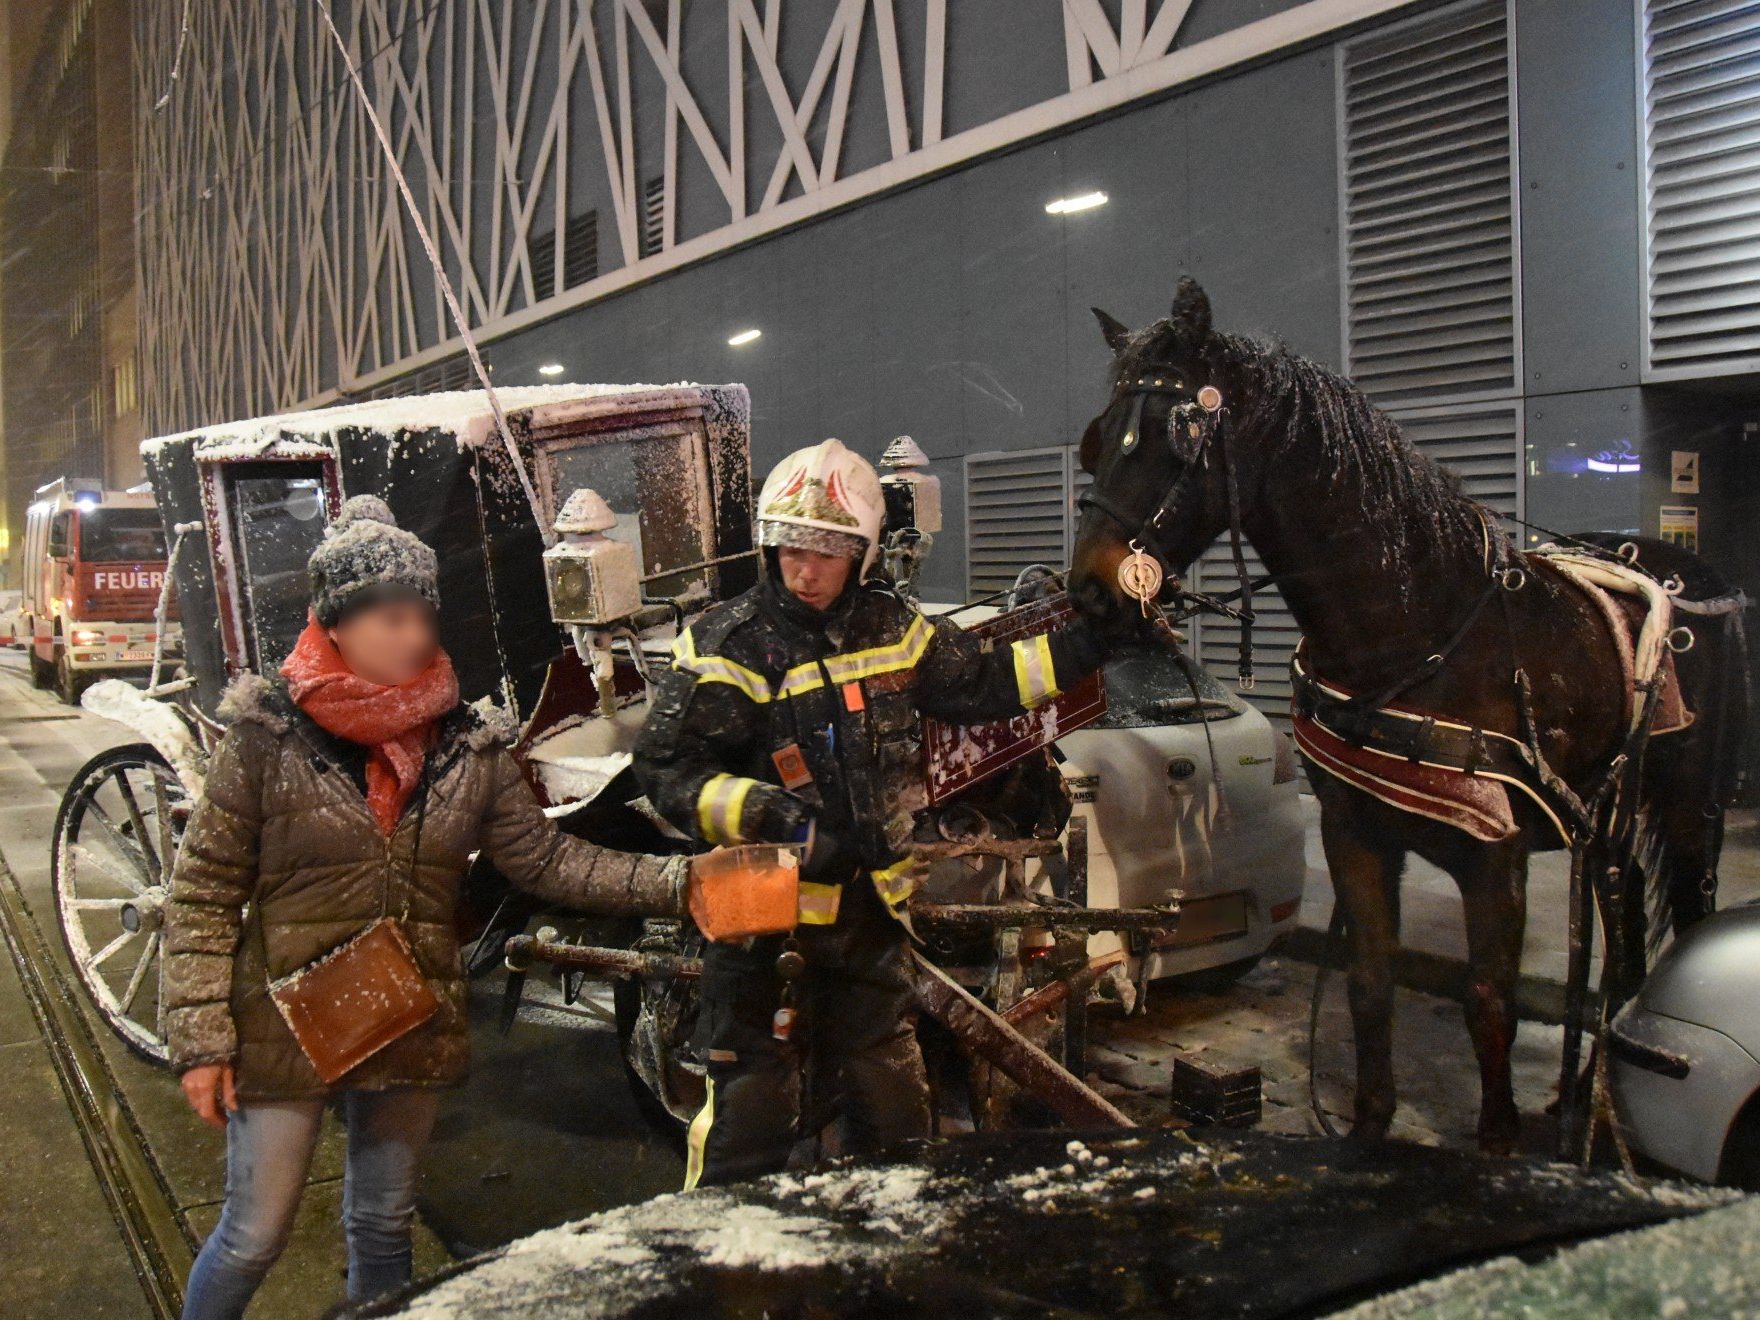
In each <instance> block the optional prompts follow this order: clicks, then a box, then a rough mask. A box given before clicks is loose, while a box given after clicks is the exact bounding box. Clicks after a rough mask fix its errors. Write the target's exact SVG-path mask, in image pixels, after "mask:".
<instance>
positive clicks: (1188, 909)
mask: <svg viewBox="0 0 1760 1320" xmlns="http://www.w3.org/2000/svg"><path fill="white" fill-rule="evenodd" d="M1248 929H1249V927H1248V922H1247V896H1246V895H1245V894H1244V893H1238V892H1237V893H1233V894H1217V895H1215V896H1213V897H1210V898H1191V899H1187V900H1186V901H1185V902H1184V903H1181V904H1180V909H1179V928H1178V929H1177V930H1175V931H1174V932H1173V933H1171V934H1168V935H1160V936H1157V937H1156V939H1155V947H1156V948H1157V949H1177V948H1184V947H1186V946H1188V945H1193V944H1209V943H1211V942H1212V941H1213V940H1227V939H1235V938H1237V937H1239V936H1241V935H1245V934H1246V933H1247V930H1248Z"/></svg>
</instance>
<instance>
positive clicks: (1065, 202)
mask: <svg viewBox="0 0 1760 1320" xmlns="http://www.w3.org/2000/svg"><path fill="white" fill-rule="evenodd" d="M1108 200H1109V199H1108V198H1107V196H1106V194H1105V193H1103V192H1091V193H1083V194H1082V195H1081V196H1080V197H1059V198H1058V199H1057V200H1056V201H1055V202H1047V203H1045V214H1046V215H1069V214H1070V213H1071V212H1073V211H1091V210H1093V209H1094V208H1095V207H1096V206H1105V205H1106V203H1107V201H1108Z"/></svg>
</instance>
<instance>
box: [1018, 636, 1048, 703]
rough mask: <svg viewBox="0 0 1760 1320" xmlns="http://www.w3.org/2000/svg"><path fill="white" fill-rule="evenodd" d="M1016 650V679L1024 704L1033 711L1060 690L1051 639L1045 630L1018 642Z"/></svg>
mask: <svg viewBox="0 0 1760 1320" xmlns="http://www.w3.org/2000/svg"><path fill="white" fill-rule="evenodd" d="M1011 649H1012V650H1013V651H1014V682H1015V687H1016V688H1017V689H1018V690H1019V693H1020V699H1021V705H1023V706H1025V707H1026V708H1027V709H1028V710H1031V709H1032V708H1033V707H1034V706H1043V705H1044V704H1045V703H1046V702H1047V701H1050V700H1051V699H1052V698H1053V697H1055V696H1056V695H1057V693H1058V687H1057V666H1056V665H1055V664H1053V663H1052V660H1051V639H1050V638H1049V637H1047V636H1046V635H1045V634H1044V633H1040V634H1039V635H1038V636H1037V637H1027V638H1023V639H1022V640H1020V641H1018V642H1016V643H1015V644H1014V646H1013V647H1012V648H1011Z"/></svg>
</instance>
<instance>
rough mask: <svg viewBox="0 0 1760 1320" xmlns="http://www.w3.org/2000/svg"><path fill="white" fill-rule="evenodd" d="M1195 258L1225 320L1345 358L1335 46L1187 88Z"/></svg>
mask: <svg viewBox="0 0 1760 1320" xmlns="http://www.w3.org/2000/svg"><path fill="white" fill-rule="evenodd" d="M1187 99H1188V101H1189V103H1190V119H1189V121H1188V124H1189V127H1188V137H1189V140H1190V144H1191V145H1190V152H1191V167H1190V171H1189V176H1188V177H1189V189H1190V205H1191V212H1192V221H1191V224H1192V233H1191V242H1190V251H1191V267H1192V272H1193V274H1194V275H1196V276H1197V278H1198V280H1199V281H1200V282H1201V283H1202V284H1203V285H1204V287H1205V289H1206V290H1207V291H1208V292H1209V294H1210V301H1211V305H1212V307H1213V308H1214V309H1215V313H1216V323H1217V325H1219V326H1221V327H1223V328H1225V329H1228V330H1235V331H1266V332H1271V333H1275V334H1277V335H1279V336H1281V337H1282V338H1283V339H1284V340H1285V341H1286V342H1287V343H1288V344H1289V345H1290V347H1291V348H1293V349H1295V350H1296V351H1297V352H1299V353H1302V354H1305V355H1306V356H1308V357H1312V358H1314V359H1315V360H1317V361H1320V362H1324V363H1326V364H1328V365H1330V366H1337V364H1338V348H1339V344H1338V314H1339V313H1338V238H1337V217H1338V201H1337V198H1338V166H1337V154H1336V153H1337V141H1336V139H1337V134H1336V130H1335V126H1334V120H1335V115H1336V109H1335V106H1334V91H1333V62H1332V55H1331V52H1330V51H1329V50H1328V51H1313V52H1309V53H1307V54H1303V55H1298V56H1295V57H1294V58H1291V59H1286V60H1280V61H1279V62H1277V63H1276V64H1270V65H1265V66H1263V67H1261V68H1258V69H1254V70H1252V71H1251V72H1248V73H1245V74H1242V75H1241V76H1240V77H1237V78H1231V79H1228V80H1227V81H1225V82H1220V83H1214V84H1212V85H1210V86H1208V87H1205V88H1203V89H1202V90H1201V91H1198V92H1196V93H1193V94H1192V95H1191V96H1190V97H1189V98H1187Z"/></svg>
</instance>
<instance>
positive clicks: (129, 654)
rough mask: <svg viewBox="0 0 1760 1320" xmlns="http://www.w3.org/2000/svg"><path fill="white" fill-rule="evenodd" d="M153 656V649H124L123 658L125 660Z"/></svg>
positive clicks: (147, 658) (144, 658)
mask: <svg viewBox="0 0 1760 1320" xmlns="http://www.w3.org/2000/svg"><path fill="white" fill-rule="evenodd" d="M152 658H153V653H152V652H151V651H124V652H123V653H122V659H124V660H151V659H152Z"/></svg>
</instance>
